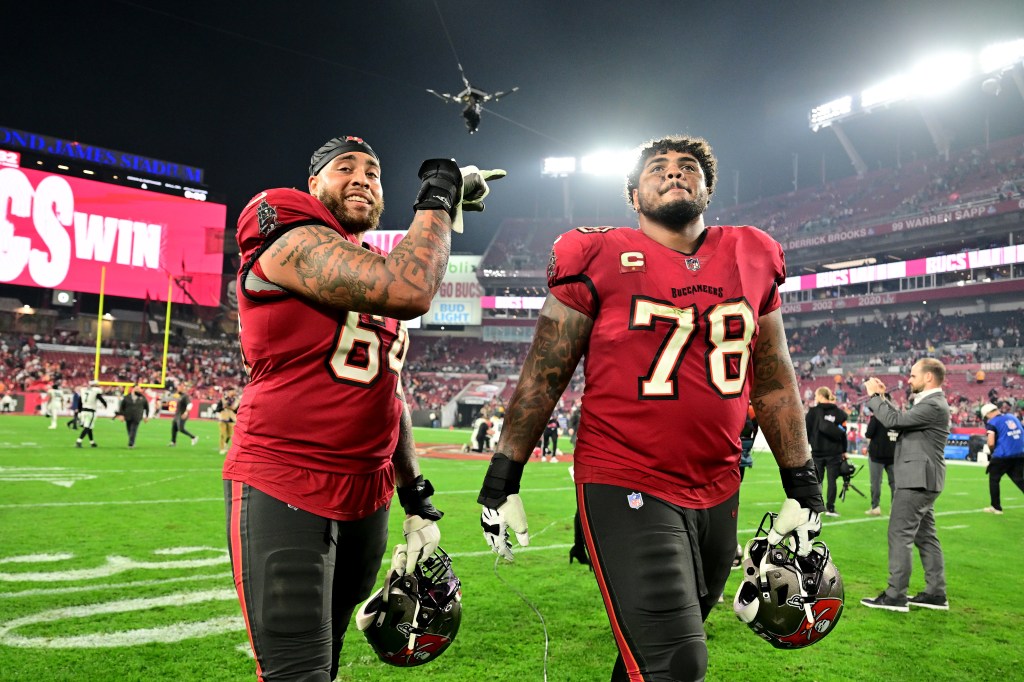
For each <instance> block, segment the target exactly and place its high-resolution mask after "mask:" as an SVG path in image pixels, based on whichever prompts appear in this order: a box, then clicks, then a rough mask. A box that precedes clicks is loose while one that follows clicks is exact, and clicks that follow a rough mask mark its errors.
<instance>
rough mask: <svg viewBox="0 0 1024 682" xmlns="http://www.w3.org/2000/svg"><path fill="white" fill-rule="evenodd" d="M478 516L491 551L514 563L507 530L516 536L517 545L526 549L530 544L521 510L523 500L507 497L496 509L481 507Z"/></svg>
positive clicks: (524, 515)
mask: <svg viewBox="0 0 1024 682" xmlns="http://www.w3.org/2000/svg"><path fill="white" fill-rule="evenodd" d="M482 509H483V511H482V512H481V514H480V525H481V526H483V528H484V539H485V540H487V544H489V545H490V546H491V549H492V550H493V551H494V552H495V553H497V554H498V556H500V557H501V558H503V559H505V560H507V561H515V557H514V556H512V540H511V539H510V538H509V534H508V530H509V528H511V529H512V531H513V532H514V533H515V534H516V540H518V541H519V545H520V546H522V547H526V546H527V545H529V544H530V532H529V528H528V527H527V525H526V511H525V510H524V509H523V500H522V499H521V498H520V497H519V495H517V494H515V493H513V494H512V495H509V496H508V497H507V498H506V499H505V501H504V502H502V504H501V506H500V507H498V508H497V509H491V508H490V507H483V508H482Z"/></svg>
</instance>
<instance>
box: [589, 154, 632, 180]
mask: <svg viewBox="0 0 1024 682" xmlns="http://www.w3.org/2000/svg"><path fill="white" fill-rule="evenodd" d="M635 160H636V153H635V152H634V151H633V150H632V149H617V150H611V151H609V150H601V151H597V152H594V153H593V154H587V155H586V156H584V157H583V158H582V159H580V170H582V171H583V172H584V173H587V174H588V175H603V176H610V175H619V176H625V175H626V174H627V173H629V169H630V168H632V166H633V162H634V161H635Z"/></svg>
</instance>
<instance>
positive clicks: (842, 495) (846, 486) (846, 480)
mask: <svg viewBox="0 0 1024 682" xmlns="http://www.w3.org/2000/svg"><path fill="white" fill-rule="evenodd" d="M851 468H852V469H853V471H852V472H851V473H849V474H847V475H845V476H843V489H842V490H841V491H840V492H839V499H840V500H842V501H843V502H846V491H847V490H850V489H853V492H855V493H857V494H858V495H860V496H861V497H867V496H866V495H865V494H864V493H862V492H861V491H860V490H859V489H858V488H857V486H855V485H854V484H853V483H852V482H851V481H852V479H853V477H854V476H856V475H857V474H858V473H859V472H860V470H861V469H863V468H864V465H863V464H861V465H860V466H859V467H856V468H854V467H851Z"/></svg>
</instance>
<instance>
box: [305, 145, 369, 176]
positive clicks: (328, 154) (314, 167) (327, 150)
mask: <svg viewBox="0 0 1024 682" xmlns="http://www.w3.org/2000/svg"><path fill="white" fill-rule="evenodd" d="M345 152H363V153H364V154H369V155H370V156H372V157H373V158H374V159H376V160H377V161H380V159H377V154H376V153H374V151H373V149H371V148H370V145H368V144H366V142H364V141H363V138H361V137H353V136H352V135H346V136H345V137H335V138H333V139H330V140H328V141H327V142H325V143H324V144H323V146H322V147H320V149H317V150H316V151H315V152H313V156H312V157H310V159H309V175H310V177H312V176H314V175H316V174H317V173H319V172H320V171H322V170H323V168H324V166H326V165H327V164H329V163H330V162H331V159H333V158H334V157H335V156H338V155H339V154H344V153H345Z"/></svg>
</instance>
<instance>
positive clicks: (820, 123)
mask: <svg viewBox="0 0 1024 682" xmlns="http://www.w3.org/2000/svg"><path fill="white" fill-rule="evenodd" d="M851 111H853V96H851V95H846V96H844V97H839V98H837V99H834V100H832V101H831V102H826V103H825V104H822V105H820V106H817V107H814V108H813V109H811V130H813V131H815V132H817V130H818V128H822V127H824V126H827V125H829V123H831V122H832V121H833V120H834V119H837V118H840V117H842V116H846V115H847V114H849V113H850V112H851Z"/></svg>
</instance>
